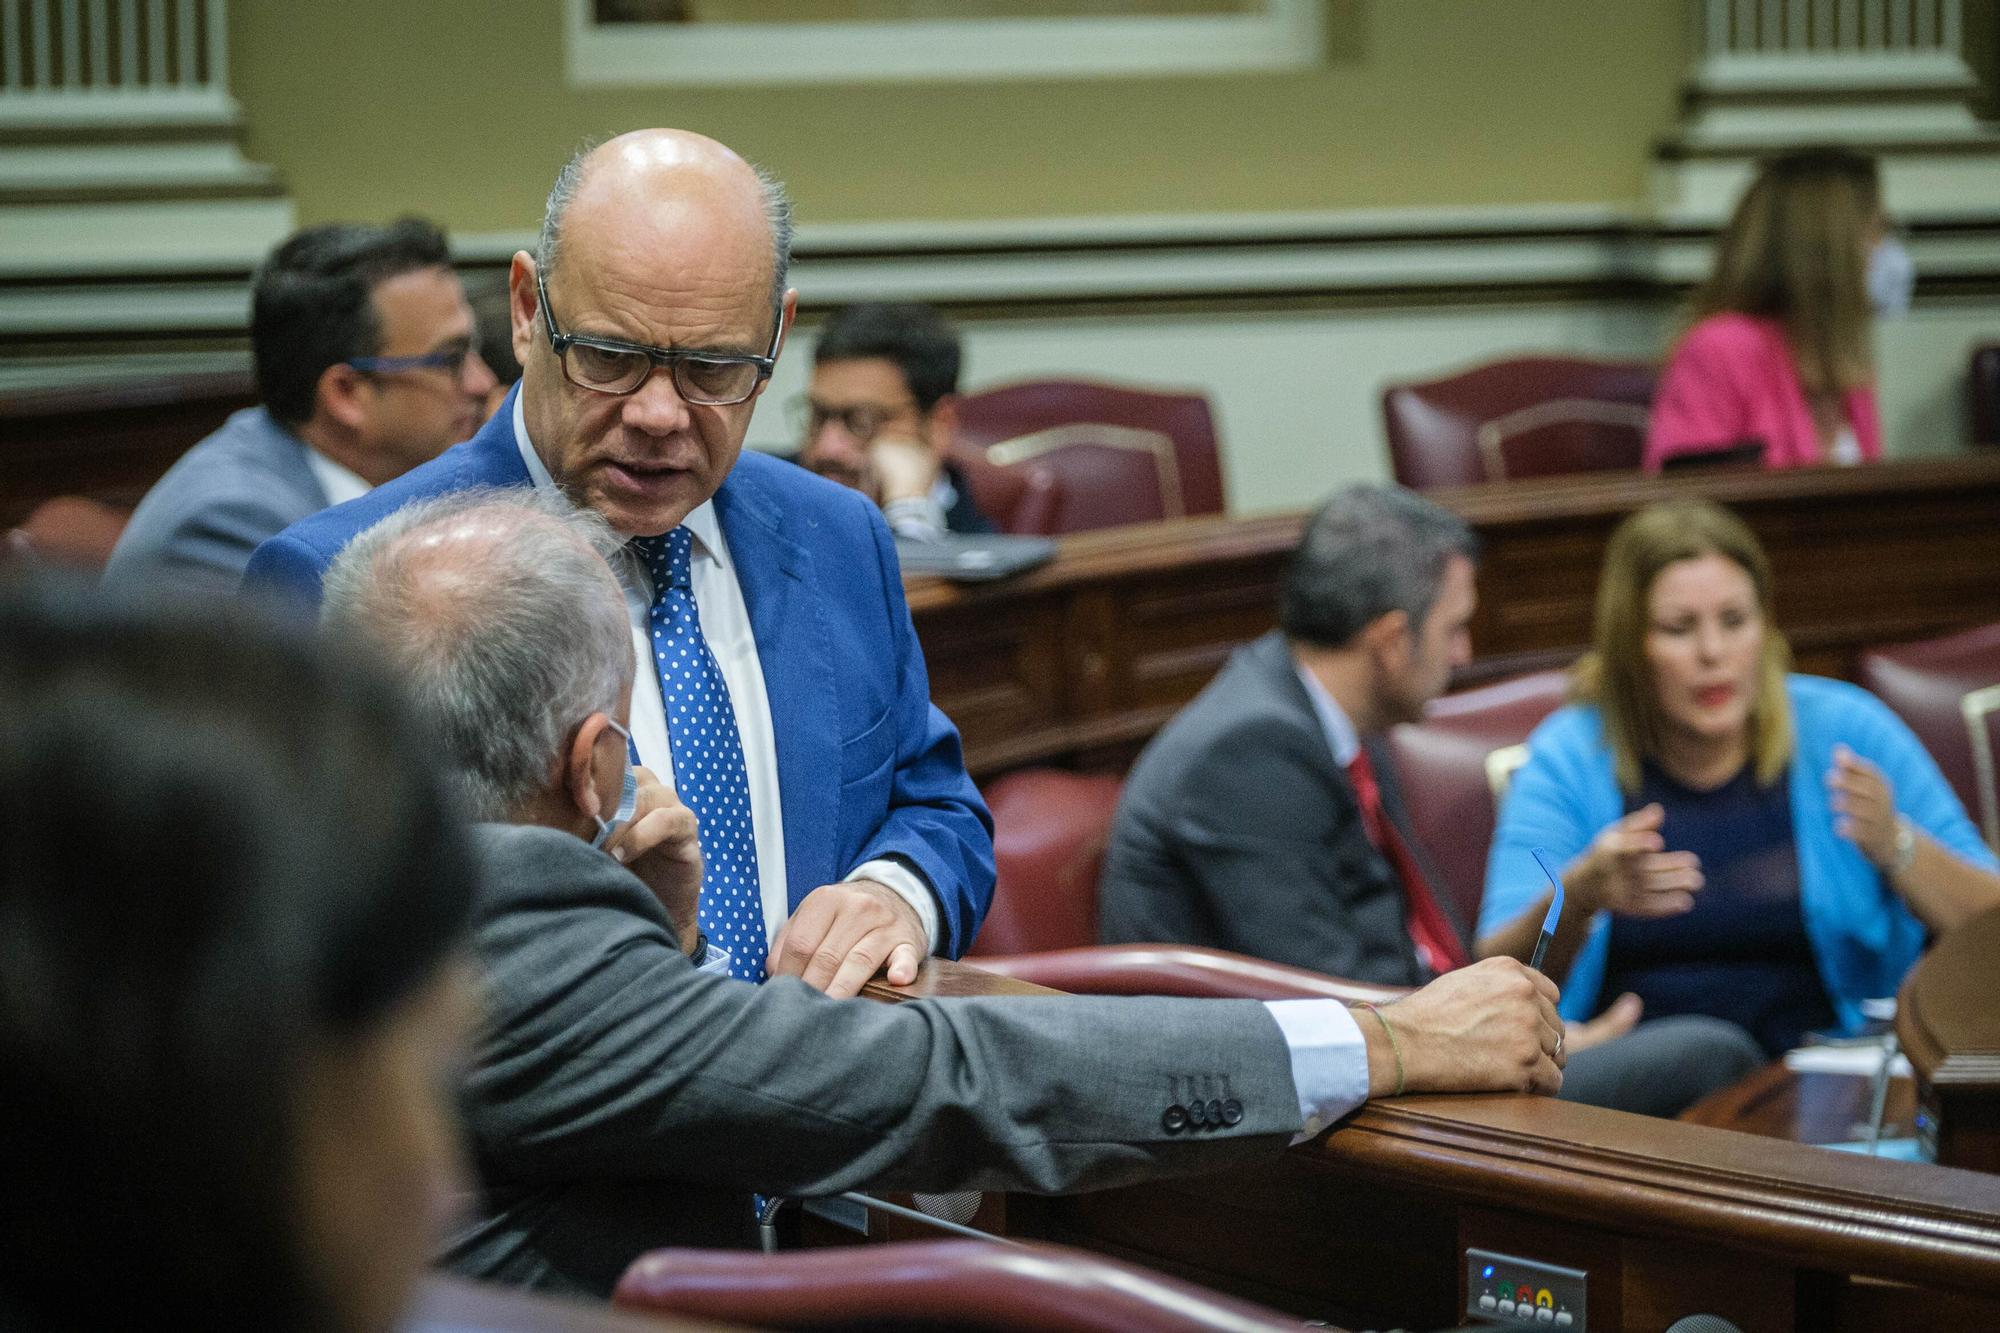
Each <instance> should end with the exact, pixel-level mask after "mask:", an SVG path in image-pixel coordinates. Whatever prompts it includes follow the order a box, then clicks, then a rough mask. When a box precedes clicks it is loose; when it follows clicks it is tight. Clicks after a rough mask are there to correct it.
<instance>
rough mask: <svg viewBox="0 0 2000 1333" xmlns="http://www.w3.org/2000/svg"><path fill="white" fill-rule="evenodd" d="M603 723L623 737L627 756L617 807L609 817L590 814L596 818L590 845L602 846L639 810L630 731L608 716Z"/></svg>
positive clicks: (637, 778)
mask: <svg viewBox="0 0 2000 1333" xmlns="http://www.w3.org/2000/svg"><path fill="white" fill-rule="evenodd" d="M604 725H605V726H607V727H610V728H611V729H612V730H613V731H615V732H617V733H618V734H619V735H620V736H621V737H623V738H624V740H625V749H626V753H627V756H628V758H627V760H626V763H625V785H624V786H623V787H621V788H619V791H618V808H617V809H616V810H615V811H613V812H612V814H611V818H609V819H605V818H603V817H601V816H598V815H592V816H591V818H592V819H595V820H597V836H596V837H594V838H592V839H591V840H590V845H591V846H592V847H602V846H603V845H604V844H605V843H606V842H608V841H609V840H610V838H611V835H612V834H613V833H616V832H617V831H618V830H619V829H620V828H622V827H624V826H625V824H627V823H629V822H630V821H631V818H632V816H633V815H635V814H637V813H638V812H639V775H638V773H636V772H635V771H633V768H632V763H631V760H630V758H629V756H630V753H631V749H632V733H631V732H629V731H627V730H625V728H623V727H621V726H619V725H618V724H617V723H616V722H614V721H612V720H611V719H610V718H608V717H607V718H605V719H604Z"/></svg>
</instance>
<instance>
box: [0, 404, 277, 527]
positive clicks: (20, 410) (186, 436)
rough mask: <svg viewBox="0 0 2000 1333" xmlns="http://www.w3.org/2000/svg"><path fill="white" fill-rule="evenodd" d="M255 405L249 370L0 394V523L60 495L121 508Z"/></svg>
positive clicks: (10, 521)
mask: <svg viewBox="0 0 2000 1333" xmlns="http://www.w3.org/2000/svg"><path fill="white" fill-rule="evenodd" d="M255 401H256V391H255V387H254V385H253V384H252V382H251V378H250V375H249V372H248V371H247V370H246V371H244V372H241V373H230V374H199V375H185V376H180V377H177V378H172V379H156V380H146V381H136V382H124V383H114V384H106V385H100V386H95V387H90V388H80V389H63V390H37V391H29V392H22V393H15V394H11V395H7V396H5V397H0V528H6V527H12V526H13V525H14V524H16V523H19V522H20V521H21V520H22V519H23V518H25V517H27V515H28V514H29V513H30V512H31V511H32V510H33V509H34V508H35V506H36V505H38V504H40V503H41V502H42V501H44V500H48V499H52V498H54V497H55V496H58V495H83V496H88V497H89V498H91V499H93V500H102V501H104V502H106V503H107V504H113V505H117V506H120V507H122V508H128V509H129V508H131V507H132V506H133V505H135V504H137V503H138V502H139V499H140V497H141V496H143V495H145V493H146V491H147V489H148V488H149V487H150V486H152V484H153V483H154V482H155V481H157V480H159V477H160V474H161V473H163V472H165V471H166V470H167V469H168V468H169V467H171V466H173V463H174V460H175V459H177V458H179V457H180V456H181V455H182V454H183V453H185V452H187V449H188V447H189V446H190V445H192V444H194V443H195V442H196V441H197V440H200V439H201V438H202V437H203V436H204V435H207V434H208V433H209V432H210V431H212V430H214V429H215V428H216V427H217V426H219V425H221V424H222V422H223V421H224V419H226V418H227V417H228V416H229V414H230V413H231V412H234V411H236V410H237V409H238V408H243V407H248V406H250V405H251V404H253V403H254V402H255Z"/></svg>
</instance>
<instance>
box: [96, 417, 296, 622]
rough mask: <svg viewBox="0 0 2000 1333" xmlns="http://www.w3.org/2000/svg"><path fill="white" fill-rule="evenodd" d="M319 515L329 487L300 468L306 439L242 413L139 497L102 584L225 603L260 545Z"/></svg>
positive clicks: (274, 424)
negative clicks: (148, 584)
mask: <svg viewBox="0 0 2000 1333" xmlns="http://www.w3.org/2000/svg"><path fill="white" fill-rule="evenodd" d="M324 508H326V488H325V487H323V486H321V485H320V484H319V478H318V477H316V476H315V475H313V470H312V464H311V463H309V462H307V461H306V445H305V441H303V440H301V439H300V438H299V437H298V436H296V435H294V434H292V433H291V432H290V431H289V430H286V429H285V428H284V427H283V426H281V425H279V424H278V423H277V421H275V420H273V419H272V417H271V414H270V413H269V412H267V411H265V410H264V409H263V408H261V407H246V408H244V409H243V410H242V411H241V412H237V413H235V414H234V415H232V416H231V417H230V418H229V420H228V421H226V422H224V423H223V424H222V426H221V427H220V428H219V429H217V430H216V431H215V433H214V434H212V435H210V436H208V437H207V438H206V439H204V440H202V441H201V442H200V443H199V444H197V445H195V446H194V447H193V448H192V449H190V450H188V451H187V452H186V453H185V454H182V455H181V457H180V459H179V461H177V462H176V463H175V464H174V465H173V466H172V467H170V468H168V469H167V474H166V475H165V476H163V477H161V478H160V479H159V481H157V482H155V483H154V484H153V488H152V489H151V490H149V491H147V492H146V498H145V499H143V500H141V501H140V502H139V507H138V508H137V509H136V510H134V511H133V513H132V521H131V522H129V523H127V524H126V525H125V531H124V532H123V533H122V534H121V535H120V536H119V538H118V545H117V547H116V548H115V549H114V550H113V551H112V552H111V562H110V563H109V564H108V565H106V566H105V569H104V579H105V582H106V583H127V582H131V581H133V580H137V579H151V580H158V581H160V582H161V583H163V584H168V585H170V586H172V587H174V588H175V589H176V590H178V591H181V592H197V593H202V594H214V595H216V596H221V597H227V596H230V595H232V594H234V593H235V591H236V585H237V584H238V582H240V581H241V580H242V578H243V566H244V565H245V564H246V563H248V562H249V559H250V555H251V553H252V552H253V551H255V550H256V549H257V545H258V543H260V542H262V541H264V540H266V539H268V538H270V537H272V536H274V535H276V534H277V533H279V532H282V531H283V530H284V528H285V526H286V525H287V524H290V523H296V522H298V521H299V520H300V519H302V518H304V517H305V516H306V515H308V514H312V513H317V512H318V511H319V510H322V509H324Z"/></svg>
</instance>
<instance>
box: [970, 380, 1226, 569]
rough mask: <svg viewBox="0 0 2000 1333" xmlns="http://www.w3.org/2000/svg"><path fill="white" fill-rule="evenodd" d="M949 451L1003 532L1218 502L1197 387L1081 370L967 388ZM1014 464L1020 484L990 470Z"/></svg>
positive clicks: (1178, 511)
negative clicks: (1151, 384) (1174, 387)
mask: <svg viewBox="0 0 2000 1333" xmlns="http://www.w3.org/2000/svg"><path fill="white" fill-rule="evenodd" d="M952 456H953V458H954V460H955V461H957V462H958V463H959V464H960V465H961V466H962V467H964V468H965V469H966V472H967V485H968V486H969V487H970V488H971V490H972V496H973V499H974V500H975V501H977V502H978V504H979V507H980V509H982V510H983V511H985V513H986V515H987V516H988V517H989V518H991V519H992V520H993V521H994V522H995V523H996V524H998V525H999V526H1000V527H1001V529H1003V530H1004V531H1007V532H1026V533H1041V534H1052V533H1059V532H1083V531H1086V530H1089V529H1092V528H1108V527H1114V526H1117V525H1118V524H1122V523H1147V522H1152V521H1154V520H1157V519H1163V518H1184V517H1187V516H1189V515H1193V514H1219V513H1221V512H1222V463H1221V458H1220V456H1219V454H1218V452H1217V449H1216V441H1215V418H1214V416H1213V414H1212V413H1211V412H1210V411H1209V406H1208V399H1207V398H1206V397H1204V396H1203V395H1201V394H1198V393H1170V392H1160V391H1156V390H1147V389H1128V388H1120V387H1117V386H1115V385H1109V384H1093V383H1089V382H1086V381H1082V380H1037V381H1032V382H1029V383H1024V384H1009V385H1004V386H1002V387H1000V388H996V389H986V390H982V391H981V392H979V393H969V394H966V395H965V396H963V397H962V398H960V399H959V400H958V442H957V444H956V446H955V447H954V449H953V454H952ZM979 463H984V464H986V465H987V466H986V467H984V468H981V467H979V466H978V464H979ZM1022 470H1026V471H1027V473H1028V476H1027V477H1026V478H1024V479H1023V482H1022V484H1021V486H1020V487H1019V488H1018V489H1014V488H1009V487H1003V486H1001V485H999V484H997V482H998V479H997V478H995V477H994V476H993V473H994V472H995V471H997V472H1000V473H1003V474H1004V473H1009V472H1018V471H1022Z"/></svg>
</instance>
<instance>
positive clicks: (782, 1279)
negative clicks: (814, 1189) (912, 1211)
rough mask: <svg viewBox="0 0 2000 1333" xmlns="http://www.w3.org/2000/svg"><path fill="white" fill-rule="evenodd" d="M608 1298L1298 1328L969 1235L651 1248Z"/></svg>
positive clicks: (871, 1317)
mask: <svg viewBox="0 0 2000 1333" xmlns="http://www.w3.org/2000/svg"><path fill="white" fill-rule="evenodd" d="M611 1299H612V1301H613V1303H614V1304H617V1305H620V1306H623V1307H625V1308H626V1309H631V1310H646V1311H651V1312H653V1313H656V1314H676V1315H681V1316H686V1317H693V1318H700V1319H717V1320H725V1321H728V1322H729V1323H731V1324H740V1325H743V1326H746V1327H756V1328H776V1329H812V1328H842V1329H855V1328H938V1329H1009V1330H1021V1331H1022V1333H1131V1330H1136V1329H1146V1330H1149V1331H1150V1333H1298V1330H1299V1329H1300V1328H1301V1327H1302V1325H1301V1324H1300V1321H1299V1317H1298V1316H1297V1315H1284V1314H1279V1313H1278V1312H1277V1311H1275V1310H1270V1309H1266V1308H1264V1307H1262V1306H1257V1305H1251V1304H1249V1303H1248V1302H1245V1301H1239V1300H1236V1299H1234V1298H1232V1297H1228V1296H1222V1295H1218V1294H1217V1293H1215V1292H1212V1291H1206V1290H1203V1289H1202V1288H1200V1287H1197V1286H1194V1285H1192V1284H1190V1283H1186V1282H1182V1281H1179V1280H1178V1279H1175V1278H1170V1277H1166V1276H1163V1275H1161V1274H1159V1273H1151V1272H1148V1271H1146V1270H1145V1269H1143V1268H1137V1267H1134V1266H1133V1265H1131V1264H1125V1263H1119V1262H1118V1261H1116V1260H1114V1259H1105V1258H1100V1257H1099V1256H1097V1255H1094V1254H1086V1253H1084V1252H1083V1251H1081V1250H1073V1249H1070V1248H1068V1247H1066V1246H1061V1245H1012V1244H1007V1243H1004V1242H1001V1241H977V1240H937V1241H906V1242H902V1243H898V1244H889V1245H858V1246H842V1247H838V1248H833V1249H816V1250H795V1251H789V1252H786V1253H782V1254H760V1253H756V1252H754V1251H746V1250H655V1251H653V1252H652V1253H650V1254H644V1255H641V1256H640V1257H639V1258H638V1259H636V1260H635V1261H633V1264H632V1266H631V1267H630V1268H628V1269H627V1270H626V1271H625V1276H624V1277H622V1278H620V1279H619V1280H618V1289H617V1290H616V1291H615V1292H614V1293H613V1294H612V1298H611ZM1335 1333H1338V1330H1335Z"/></svg>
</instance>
